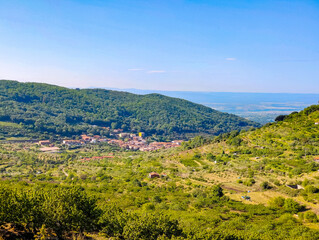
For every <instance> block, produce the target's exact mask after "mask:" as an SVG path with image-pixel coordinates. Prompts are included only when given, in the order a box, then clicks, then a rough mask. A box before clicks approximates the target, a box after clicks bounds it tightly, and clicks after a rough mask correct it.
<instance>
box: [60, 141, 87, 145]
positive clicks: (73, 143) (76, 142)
mask: <svg viewBox="0 0 319 240" xmlns="http://www.w3.org/2000/svg"><path fill="white" fill-rule="evenodd" d="M62 143H63V144H65V145H68V146H80V145H82V144H83V142H81V141H80V140H63V142H62Z"/></svg>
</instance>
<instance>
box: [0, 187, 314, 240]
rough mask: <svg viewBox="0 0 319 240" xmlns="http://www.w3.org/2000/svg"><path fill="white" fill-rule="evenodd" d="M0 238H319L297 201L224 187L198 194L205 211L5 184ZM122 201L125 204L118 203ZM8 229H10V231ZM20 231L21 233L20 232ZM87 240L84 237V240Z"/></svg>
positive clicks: (66, 189)
mask: <svg viewBox="0 0 319 240" xmlns="http://www.w3.org/2000/svg"><path fill="white" fill-rule="evenodd" d="M0 197H1V201H0V237H2V238H3V239H54V238H58V239H72V238H73V239H76V236H84V234H87V233H90V234H98V233H99V234H100V235H104V236H105V237H108V238H114V239H132V240H135V239H148V240H153V239H225V240H226V239H296V237H298V239H318V237H319V232H318V231H315V230H310V229H308V228H306V227H304V226H302V224H301V223H300V222H299V221H298V220H297V219H296V218H294V217H293V216H292V215H291V214H293V213H297V212H298V211H300V210H302V207H301V206H300V205H299V204H298V203H296V202H295V201H293V200H291V199H289V200H284V199H280V198H277V199H274V200H273V201H272V203H271V207H270V208H268V207H264V206H262V205H245V204H242V203H240V202H235V201H231V200H229V198H227V197H225V196H224V195H223V191H222V189H221V188H220V187H219V186H215V187H214V188H213V189H210V191H209V192H203V191H199V190H197V191H194V192H193V193H192V197H194V198H196V199H198V200H197V201H198V204H200V207H199V206H198V207H196V208H199V209H201V208H203V209H205V211H204V212H202V211H198V210H195V209H194V210H193V211H195V212H194V213H192V212H183V214H181V211H177V212H176V214H174V212H172V211H165V210H152V209H148V210H142V209H138V210H130V209H122V208H120V207H116V206H115V205H114V204H113V203H112V204H108V203H106V202H105V201H104V200H103V198H102V199H99V198H98V197H97V196H95V197H94V196H91V195H88V194H87V192H86V190H84V189H83V188H81V187H61V186H58V185H35V186H33V187H30V186H28V185H27V184H23V183H20V184H16V185H15V186H12V184H6V183H4V182H3V183H2V184H1V186H0ZM118 201H121V200H120V199H118ZM8 226H9V227H8ZM17 230H18V231H17ZM82 239H83V238H82Z"/></svg>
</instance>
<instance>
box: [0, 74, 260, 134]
mask: <svg viewBox="0 0 319 240" xmlns="http://www.w3.org/2000/svg"><path fill="white" fill-rule="evenodd" d="M0 124H1V125H0V129H1V134H2V135H3V136H23V135H30V134H31V135H32V134H39V133H41V134H57V135H62V136H72V135H78V134H81V133H83V132H87V133H95V134H102V133H104V132H106V131H107V130H106V128H105V127H110V128H111V129H118V128H121V129H123V130H124V131H128V132H139V131H143V132H145V133H146V134H147V135H149V136H150V135H153V134H156V135H160V136H170V137H187V136H194V135H198V134H214V135H217V134H220V133H224V132H229V131H232V130H240V129H247V128H251V127H258V126H259V125H258V124H257V123H255V122H252V121H249V120H246V119H244V118H240V117H238V116H235V115H232V114H227V113H222V112H219V111H216V110H213V109H211V108H208V107H205V106H203V105H199V104H195V103H192V102H189V101H186V100H182V99H177V98H171V97H166V96H163V95H160V94H148V95H135V94H131V93H127V92H118V91H109V90H104V89H68V88H64V87H59V86H54V85H49V84H42V83H20V82H17V81H8V80H0ZM103 127H104V128H103ZM0 136H1V135H0Z"/></svg>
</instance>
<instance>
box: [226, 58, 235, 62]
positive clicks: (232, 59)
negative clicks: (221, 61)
mask: <svg viewBox="0 0 319 240" xmlns="http://www.w3.org/2000/svg"><path fill="white" fill-rule="evenodd" d="M226 60H227V61H236V60H237V59H236V58H226Z"/></svg>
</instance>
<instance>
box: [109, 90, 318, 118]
mask: <svg viewBox="0 0 319 240" xmlns="http://www.w3.org/2000/svg"><path fill="white" fill-rule="evenodd" d="M114 90H121V91H127V92H131V93H135V94H149V93H159V94H163V95H166V96H170V97H176V98H183V99H186V100H189V101H192V102H195V103H200V104H203V105H205V106H208V107H211V108H213V109H216V110H219V111H222V112H228V113H233V114H236V115H239V116H241V117H245V118H247V119H250V120H253V121H256V122H260V123H263V124H265V123H267V122H272V121H273V120H274V119H275V117H276V116H278V115H280V114H289V113H291V112H294V111H300V110H302V109H304V108H305V107H308V106H310V105H313V104H318V101H319V94H299V93H232V92H184V91H158V90H139V89H114Z"/></svg>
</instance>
